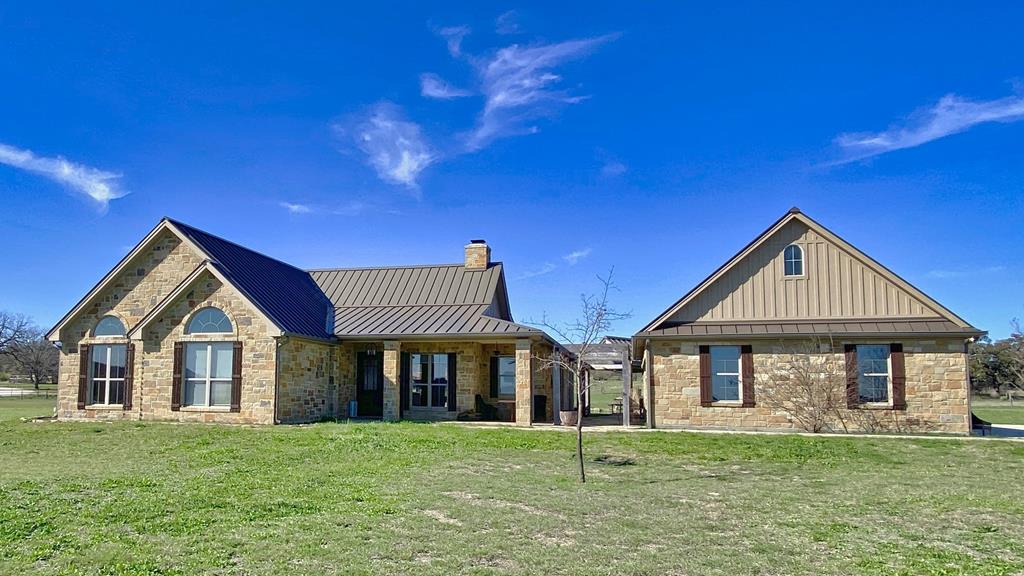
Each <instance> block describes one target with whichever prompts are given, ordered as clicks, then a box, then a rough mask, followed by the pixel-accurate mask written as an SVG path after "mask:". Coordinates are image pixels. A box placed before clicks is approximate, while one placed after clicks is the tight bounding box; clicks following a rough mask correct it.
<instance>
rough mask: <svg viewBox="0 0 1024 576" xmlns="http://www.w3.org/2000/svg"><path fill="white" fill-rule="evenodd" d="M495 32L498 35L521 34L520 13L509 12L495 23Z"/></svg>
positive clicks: (499, 17)
mask: <svg viewBox="0 0 1024 576" xmlns="http://www.w3.org/2000/svg"><path fill="white" fill-rule="evenodd" d="M494 31H495V32H497V33H498V34H515V33H517V32H519V13H518V12H516V11H515V10H509V11H508V12H505V13H504V14H502V15H501V16H498V18H497V19H496V20H495V21H494Z"/></svg>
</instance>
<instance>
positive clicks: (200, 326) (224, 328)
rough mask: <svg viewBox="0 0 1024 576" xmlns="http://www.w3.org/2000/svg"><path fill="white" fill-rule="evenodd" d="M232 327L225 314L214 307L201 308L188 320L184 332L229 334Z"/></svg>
mask: <svg viewBox="0 0 1024 576" xmlns="http://www.w3.org/2000/svg"><path fill="white" fill-rule="evenodd" d="M232 330H233V328H232V326H231V320H228V316H227V314H225V313H223V312H221V311H220V310H218V309H216V308H203V309H202V310H200V311H198V312H196V313H195V315H194V316H192V319H191V320H189V322H188V327H187V328H186V330H185V333H186V334H230V333H231V332H232Z"/></svg>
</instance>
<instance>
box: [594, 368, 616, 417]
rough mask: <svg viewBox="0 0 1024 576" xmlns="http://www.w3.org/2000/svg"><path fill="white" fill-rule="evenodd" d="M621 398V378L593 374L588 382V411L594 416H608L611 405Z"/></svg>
mask: <svg viewBox="0 0 1024 576" xmlns="http://www.w3.org/2000/svg"><path fill="white" fill-rule="evenodd" d="M616 398H622V376H618V377H609V376H607V375H606V374H604V373H595V374H594V375H593V376H591V382H590V411H591V412H592V413H595V414H598V413H599V414H610V413H611V403H612V402H614V401H615V399H616Z"/></svg>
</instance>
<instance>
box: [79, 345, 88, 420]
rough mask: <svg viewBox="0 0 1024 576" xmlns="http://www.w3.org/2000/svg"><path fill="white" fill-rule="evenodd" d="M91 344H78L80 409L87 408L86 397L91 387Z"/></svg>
mask: <svg viewBox="0 0 1024 576" xmlns="http://www.w3.org/2000/svg"><path fill="white" fill-rule="evenodd" d="M89 354H90V352H89V345H88V344H80V345H79V346H78V409H79V410H84V409H85V398H86V394H87V393H88V392H87V391H88V389H89Z"/></svg>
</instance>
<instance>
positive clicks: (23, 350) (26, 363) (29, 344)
mask: <svg viewBox="0 0 1024 576" xmlns="http://www.w3.org/2000/svg"><path fill="white" fill-rule="evenodd" d="M5 354H6V355H7V356H8V357H10V358H11V360H13V361H14V364H15V365H16V366H17V367H18V368H19V369H20V370H21V371H22V372H23V373H25V374H28V376H29V377H30V378H31V379H32V385H33V387H35V389H36V390H38V389H39V384H40V383H42V382H52V381H55V380H56V376H57V363H58V360H59V354H58V352H57V348H55V347H54V346H53V344H51V343H50V342H48V341H47V340H46V338H45V336H44V335H43V333H42V331H41V330H39V329H38V328H30V329H28V330H27V331H26V334H25V336H24V337H23V340H22V341H21V342H16V343H15V344H13V345H12V346H10V347H9V348H8V350H7V352H6V353H5Z"/></svg>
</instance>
